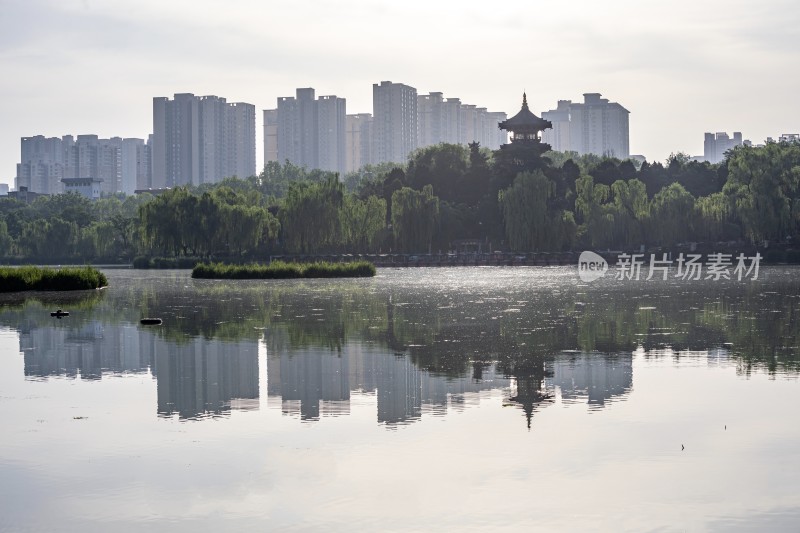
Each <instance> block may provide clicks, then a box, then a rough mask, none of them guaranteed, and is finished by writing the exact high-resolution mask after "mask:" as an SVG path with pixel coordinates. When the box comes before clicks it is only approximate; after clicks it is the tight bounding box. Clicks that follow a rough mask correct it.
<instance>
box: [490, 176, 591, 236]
mask: <svg viewBox="0 0 800 533" xmlns="http://www.w3.org/2000/svg"><path fill="white" fill-rule="evenodd" d="M554 194H555V184H554V183H553V182H552V181H551V180H550V179H549V178H548V177H547V176H545V175H544V173H543V172H542V171H541V170H536V171H534V172H522V173H520V174H518V175H517V177H516V178H515V179H514V183H513V184H512V185H511V187H509V188H508V189H505V190H503V191H500V192H499V193H498V201H499V202H500V209H501V211H502V213H503V220H504V222H505V229H506V237H507V239H508V243H509V245H510V246H511V248H512V249H513V250H519V251H529V250H530V251H539V250H560V249H563V248H570V247H571V246H572V240H573V237H574V235H575V221H574V217H573V216H572V213H569V212H566V211H562V210H558V209H551V208H550V207H549V202H550V200H551V199H552V198H553V196H554Z"/></svg>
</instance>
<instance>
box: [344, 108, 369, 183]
mask: <svg viewBox="0 0 800 533" xmlns="http://www.w3.org/2000/svg"><path fill="white" fill-rule="evenodd" d="M345 130H346V131H345V136H346V140H345V150H346V152H347V153H346V155H345V172H355V171H357V170H358V169H360V168H361V167H363V166H364V165H368V164H370V163H372V114H370V113H358V114H356V115H347V116H346V117H345Z"/></svg>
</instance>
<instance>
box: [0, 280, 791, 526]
mask: <svg viewBox="0 0 800 533" xmlns="http://www.w3.org/2000/svg"><path fill="white" fill-rule="evenodd" d="M107 274H108V276H109V279H110V283H111V287H110V288H109V289H107V290H104V291H94V292H91V293H83V294H55V295H35V296H33V297H30V298H27V299H25V298H22V297H20V296H19V295H14V296H3V297H1V298H0V420H2V428H3V430H2V432H0V530H2V531H54V530H57V531H109V530H113V531H142V530H148V531H161V530H168V531H212V530H231V529H234V528H258V529H260V530H273V531H274V530H298V531H308V530H320V531H342V530H347V531H362V530H373V531H375V530H396V531H422V530H426V531H430V530H437V531H443V530H457V531H464V530H473V529H484V530H486V529H488V530H493V531H503V530H507V531H517V530H520V529H522V528H525V529H534V530H537V529H541V530H556V531H568V530H572V531H575V530H581V531H623V530H629V531H798V530H800V416H798V412H797V411H798V405H800V383H798V372H800V349H799V348H798V346H800V269H796V268H787V267H773V268H766V269H762V271H761V274H760V276H759V278H760V279H759V280H757V281H752V280H748V281H742V282H725V281H722V282H711V281H706V282H687V281H681V280H671V281H656V280H652V281H647V282H645V281H642V282H631V281H627V282H623V281H616V280H614V279H613V278H611V277H609V278H606V279H603V280H598V281H596V282H594V283H592V284H584V283H581V282H579V280H578V278H577V271H576V269H575V268H569V267H554V268H524V267H522V268H459V269H407V270H391V269H384V270H380V271H379V275H378V276H377V277H376V278H374V279H369V280H346V281H338V280H337V281H330V280H318V281H317V280H312V281H309V280H306V281H277V282H276V281H272V282H255V281H254V282H250V281H244V282H219V281H209V280H202V281H194V280H192V279H190V278H189V273H188V272H186V271H159V272H144V271H132V270H110V271H108V272H107ZM57 307H61V308H63V309H66V310H69V311H70V313H71V314H70V316H69V317H68V318H64V319H61V320H58V319H55V318H51V317H50V316H49V311H51V310H54V309H56V308H57ZM152 316H155V317H161V318H162V319H163V321H164V323H163V325H162V326H158V327H152V326H140V325H139V319H140V318H142V317H152Z"/></svg>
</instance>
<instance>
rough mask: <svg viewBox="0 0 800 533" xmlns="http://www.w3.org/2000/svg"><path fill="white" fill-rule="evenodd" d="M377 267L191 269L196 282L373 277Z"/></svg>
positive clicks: (281, 264)
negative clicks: (210, 280)
mask: <svg viewBox="0 0 800 533" xmlns="http://www.w3.org/2000/svg"><path fill="white" fill-rule="evenodd" d="M375 272H376V270H375V265H373V264H372V263H370V262H369V261H356V262H353V263H328V262H323V261H318V262H316V263H286V262H283V261H273V262H271V263H269V264H266V265H263V264H256V263H254V264H250V265H228V264H224V263H201V264H199V265H197V266H195V267H194V269H193V270H192V277H193V278H196V279H296V278H370V277H372V276H374V275H375Z"/></svg>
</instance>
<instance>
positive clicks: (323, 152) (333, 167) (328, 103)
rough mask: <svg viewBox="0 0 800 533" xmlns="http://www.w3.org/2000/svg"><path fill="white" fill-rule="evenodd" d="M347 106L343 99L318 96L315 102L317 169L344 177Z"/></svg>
mask: <svg viewBox="0 0 800 533" xmlns="http://www.w3.org/2000/svg"><path fill="white" fill-rule="evenodd" d="M346 116H347V105H346V102H345V99H344V98H338V97H336V96H320V97H319V100H317V153H318V156H317V158H318V160H317V168H319V169H321V170H328V171H331V172H338V173H339V175H340V176H342V177H344V172H345V163H346V154H345V148H346V138H345V130H346V125H347V124H346V122H347V119H346Z"/></svg>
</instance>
